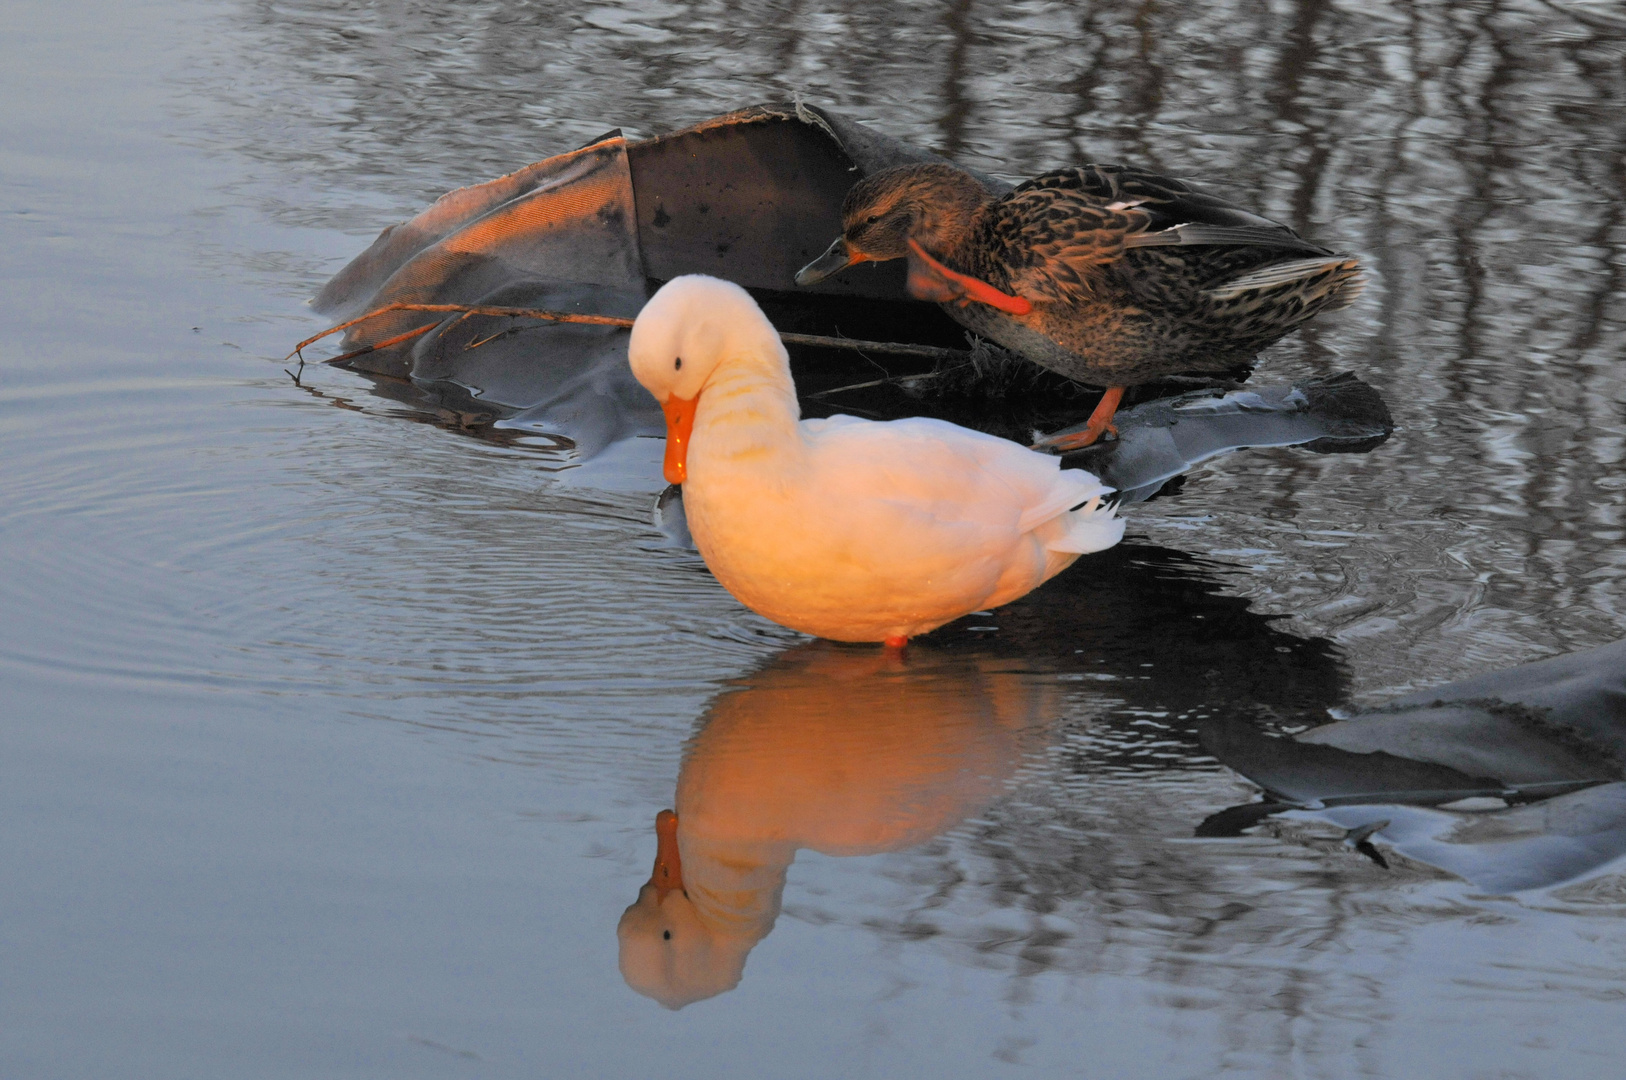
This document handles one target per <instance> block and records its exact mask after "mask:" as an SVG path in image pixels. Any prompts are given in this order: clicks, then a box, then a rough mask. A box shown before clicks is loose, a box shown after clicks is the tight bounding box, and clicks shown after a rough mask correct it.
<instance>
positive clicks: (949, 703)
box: [617, 641, 1059, 1009]
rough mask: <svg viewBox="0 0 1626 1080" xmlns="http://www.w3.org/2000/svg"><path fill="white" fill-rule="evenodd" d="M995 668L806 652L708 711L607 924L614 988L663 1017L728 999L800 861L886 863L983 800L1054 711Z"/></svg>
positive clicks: (988, 663) (1041, 696)
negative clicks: (614, 936)
mask: <svg viewBox="0 0 1626 1080" xmlns="http://www.w3.org/2000/svg"><path fill="white" fill-rule="evenodd" d="M1012 666H1013V665H1012V664H1011V663H1010V662H1009V661H1008V660H1005V661H1000V660H996V659H993V658H991V657H987V656H982V657H950V656H948V655H946V654H943V653H940V652H937V651H935V650H932V649H931V648H930V647H929V646H915V647H912V648H911V650H910V652H909V653H908V654H907V656H901V657H900V656H898V655H896V654H889V653H881V652H877V651H875V650H873V649H861V648H855V647H851V646H844V645H837V644H833V643H830V642H823V641H815V642H810V643H808V644H806V645H803V646H799V647H797V648H793V649H791V650H790V651H788V652H786V653H784V654H782V655H781V656H779V657H778V658H776V659H775V660H774V661H773V662H772V663H770V664H769V665H768V666H767V667H766V668H764V669H763V670H762V671H760V672H758V673H756V674H755V675H752V676H751V677H749V679H748V680H746V682H745V684H744V685H742V686H740V687H738V688H737V689H733V690H730V691H728V692H726V693H724V694H723V695H722V696H721V697H719V698H718V699H717V700H716V702H714V703H713V705H712V707H711V709H710V710H709V712H708V713H707V715H706V717H705V718H704V719H703V721H702V724H701V727H700V730H699V733H698V734H697V735H695V737H694V739H693V740H692V742H691V743H690V745H689V749H688V752H687V754H686V755H685V757H684V760H683V766H682V769H681V771H680V772H679V774H678V783H677V813H676V814H673V813H672V812H671V811H663V812H662V813H661V814H660V816H659V817H658V818H657V821H656V833H657V845H658V846H657V854H656V858H655V869H654V873H653V874H652V875H651V877H650V880H649V883H648V884H646V885H645V886H644V887H643V888H642V890H640V892H639V894H638V901H637V903H635V904H633V905H632V906H631V907H629V908H627V910H626V913H625V914H624V915H623V916H622V918H621V924H620V927H619V929H618V931H617V933H618V935H619V937H620V941H621V973H622V975H623V976H624V977H625V978H626V980H627V983H628V985H630V986H631V987H632V988H633V989H634V990H637V991H638V992H639V993H641V994H646V995H648V996H649V997H652V998H654V999H656V1000H657V1001H659V1002H661V1003H662V1004H663V1005H666V1006H668V1007H669V1008H674V1009H675V1008H681V1007H682V1006H684V1005H687V1004H689V1003H690V1002H694V1001H699V1000H701V999H702V998H708V997H712V996H714V995H717V994H721V993H723V992H725V991H727V990H730V989H732V988H733V987H734V986H735V985H736V984H738V983H739V981H740V977H741V975H742V973H743V972H744V969H745V961H746V956H747V954H749V953H750V951H751V949H752V947H754V946H755V945H756V944H757V942H759V941H761V940H762V939H763V938H764V937H766V936H767V934H768V932H769V931H770V930H772V929H773V925H774V920H775V919H777V918H778V916H779V908H780V898H781V896H782V894H783V892H784V889H785V877H786V874H787V872H788V871H789V869H790V865H791V863H792V861H793V860H794V859H795V858H796V852H797V851H798V850H799V849H801V848H810V849H812V850H814V851H818V852H821V853H823V854H826V855H838V856H840V855H869V854H874V853H877V852H884V851H898V850H901V849H904V848H909V847H914V846H916V845H918V844H921V843H924V842H925V841H927V840H929V839H931V838H932V837H934V836H937V835H938V834H940V833H942V832H944V831H946V830H948V829H950V828H952V827H953V826H955V825H956V824H958V823H959V822H960V821H962V820H964V819H965V818H967V817H970V816H972V815H974V814H976V813H977V812H978V811H979V810H981V809H982V808H984V807H985V806H987V805H988V804H989V803H991V802H992V801H994V799H996V798H997V797H998V796H999V795H1000V794H1001V792H1002V791H1003V790H1004V788H1005V786H1006V784H1007V782H1008V781H1009V779H1010V777H1011V776H1012V775H1013V774H1014V773H1015V772H1016V770H1017V767H1018V765H1019V763H1020V762H1021V760H1022V757H1023V753H1024V749H1025V748H1026V747H1028V746H1029V745H1031V744H1033V743H1034V742H1035V741H1036V740H1035V738H1034V736H1035V735H1042V731H1043V728H1044V726H1045V725H1046V724H1048V723H1049V722H1052V721H1053V720H1054V719H1055V717H1056V716H1057V714H1058V712H1059V693H1058V686H1059V684H1058V683H1057V682H1056V681H1055V679H1054V677H1053V676H1037V675H1034V674H1032V673H1024V672H1021V671H1013V670H1011V669H1012Z"/></svg>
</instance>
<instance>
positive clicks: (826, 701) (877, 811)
mask: <svg viewBox="0 0 1626 1080" xmlns="http://www.w3.org/2000/svg"><path fill="white" fill-rule="evenodd" d="M1099 559H1100V561H1099V562H1098V563H1097V564H1096V565H1094V566H1092V567H1091V568H1090V572H1089V573H1075V572H1071V571H1069V572H1064V573H1062V574H1061V575H1058V576H1057V577H1055V578H1053V579H1051V580H1050V581H1049V582H1047V583H1046V584H1045V585H1043V586H1041V587H1040V588H1039V589H1037V590H1035V591H1034V592H1031V593H1029V594H1028V595H1027V596H1025V597H1023V598H1022V599H1020V600H1018V601H1016V602H1014V603H1012V604H1010V605H1008V606H1006V607H1003V608H1001V609H999V611H998V612H997V613H995V614H994V615H993V616H988V615H973V616H970V617H968V618H966V619H964V620H961V621H959V622H957V623H953V624H950V625H949V626H946V627H944V628H942V629H940V630H937V631H935V632H933V633H932V634H930V635H928V636H926V637H924V638H920V639H917V640H916V642H915V643H913V644H911V645H910V647H909V649H908V651H907V652H906V653H904V654H903V655H902V656H898V655H895V654H891V655H889V654H884V653H879V652H877V651H875V650H872V649H862V648H854V647H851V646H844V645H837V644H834V643H830V642H810V643H808V644H806V645H802V646H798V647H796V648H793V649H791V650H789V651H787V652H785V653H783V654H781V655H779V656H778V657H776V658H774V659H773V660H772V661H770V662H769V663H768V664H767V665H766V666H765V667H764V668H763V669H762V670H760V671H759V672H757V673H755V674H753V675H750V676H747V677H746V678H745V679H744V680H742V681H741V683H740V684H739V685H738V686H736V687H735V688H732V689H730V690H728V691H726V692H725V693H723V694H722V695H721V696H720V697H718V698H717V699H716V701H715V702H714V703H713V704H712V706H711V708H710V709H709V710H708V711H707V713H706V715H705V716H703V717H702V718H701V720H700V722H699V725H698V728H697V733H696V734H695V736H694V737H693V739H692V740H691V742H690V744H689V747H688V751H687V753H686V755H685V758H684V761H683V764H682V766H681V768H680V770H679V776H678V783H677V799H676V807H677V813H676V815H673V816H670V817H668V816H666V815H663V816H662V818H661V821H660V823H659V825H658V828H657V832H658V833H659V834H660V835H659V836H658V853H657V858H656V862H655V871H654V873H653V875H652V876H651V879H650V882H649V883H648V884H647V885H645V886H644V887H643V889H642V891H641V892H640V893H639V898H638V902H637V903H635V904H634V905H632V906H631V907H630V908H628V909H627V912H626V914H625V916H624V917H623V918H622V920H621V926H620V930H619V935H620V939H621V971H622V974H623V975H624V976H625V977H626V980H627V982H628V984H629V985H631V986H632V987H633V988H634V989H636V990H638V991H639V992H640V993H643V994H647V995H648V996H650V997H653V998H655V999H656V1000H658V1001H660V1002H662V1003H663V1004H665V1005H667V1006H669V1007H672V1008H679V1007H681V1006H683V1005H685V1004H688V1003H689V1002H693V1001H698V1000H701V999H702V998H706V997H711V996H714V995H716V994H720V993H723V992H725V991H727V990H729V989H731V988H732V987H734V986H735V985H736V984H737V983H738V982H739V980H740V977H741V975H742V973H743V970H744V967H745V961H746V957H747V955H748V953H749V952H750V950H751V948H752V947H753V946H754V945H756V943H757V942H758V941H760V940H762V938H763V937H765V936H766V935H767V934H768V932H769V931H770V930H771V929H772V928H773V924H774V920H775V918H776V917H777V916H778V914H779V905H780V895H781V893H782V892H783V889H784V885H785V877H786V873H787V871H788V870H789V867H790V865H791V862H792V861H793V860H794V858H795V856H796V852H797V851H798V850H799V849H801V848H810V849H812V850H815V851H818V852H821V853H824V854H829V855H858V854H869V853H879V852H884V851H899V850H903V849H906V848H910V847H914V846H917V845H920V844H922V843H924V842H925V841H927V840H929V839H931V838H932V837H934V836H936V835H939V834H940V833H942V832H944V831H946V830H949V829H952V828H953V827H954V826H955V825H956V824H958V823H960V822H962V821H964V820H966V819H967V818H971V817H978V816H982V815H983V813H984V810H985V808H988V807H990V806H991V805H992V804H994V803H996V802H998V801H1000V800H1001V799H1002V797H1003V796H1004V795H1005V793H1006V792H1007V791H1008V790H1009V789H1011V788H1012V786H1013V785H1012V783H1011V779H1012V777H1013V776H1014V775H1015V774H1016V772H1017V770H1018V769H1019V768H1021V766H1022V763H1023V762H1024V761H1029V762H1034V761H1038V760H1040V759H1039V756H1038V755H1039V754H1040V753H1041V752H1042V751H1044V750H1046V749H1047V748H1048V747H1050V746H1051V745H1052V744H1054V743H1055V741H1056V738H1057V735H1058V730H1059V729H1060V728H1061V727H1063V726H1076V725H1077V724H1079V723H1081V722H1082V720H1081V718H1080V717H1079V716H1078V715H1077V714H1078V712H1079V705H1078V702H1077V699H1076V695H1077V694H1079V693H1080V692H1081V689H1080V688H1081V687H1089V688H1090V689H1089V691H1088V695H1089V704H1088V705H1086V706H1085V708H1086V709H1087V710H1088V720H1087V723H1088V726H1090V727H1091V728H1092V729H1093V728H1096V727H1100V728H1102V729H1115V730H1116V731H1117V733H1118V735H1119V736H1121V737H1118V738H1108V739H1105V740H1101V741H1099V742H1097V743H1095V744H1094V745H1095V749H1094V750H1093V751H1092V754H1093V756H1092V758H1091V760H1090V761H1089V762H1087V763H1081V764H1077V765H1076V766H1068V767H1069V768H1074V767H1077V768H1094V767H1102V768H1112V769H1122V768H1134V769H1161V768H1177V767H1179V766H1178V760H1179V757H1180V755H1179V754H1177V753H1173V752H1170V751H1171V748H1176V747H1177V746H1178V745H1184V746H1185V747H1186V748H1187V749H1188V750H1189V751H1190V752H1192V753H1197V754H1200V753H1201V752H1202V751H1201V749H1200V747H1199V744H1198V741H1197V725H1198V724H1199V722H1200V717H1202V716H1212V715H1214V714H1216V713H1220V714H1233V713H1234V714H1238V715H1245V716H1247V717H1249V718H1253V719H1255V720H1259V721H1264V722H1269V719H1270V718H1278V719H1282V720H1295V721H1297V722H1299V723H1301V724H1302V723H1304V722H1305V721H1306V720H1307V719H1308V718H1310V717H1319V716H1322V715H1324V710H1325V709H1326V708H1327V707H1328V706H1329V705H1332V704H1334V703H1335V702H1336V701H1337V700H1339V699H1340V698H1341V697H1342V696H1343V694H1344V692H1345V687H1346V682H1347V674H1346V673H1345V671H1344V669H1343V666H1342V664H1341V662H1340V660H1339V658H1338V656H1337V654H1336V652H1335V651H1334V650H1333V649H1332V648H1331V646H1330V643H1329V642H1327V641H1325V640H1324V639H1317V638H1300V637H1295V636H1294V635H1292V634H1289V633H1286V632H1284V631H1283V630H1281V629H1279V628H1278V627H1277V625H1276V621H1275V620H1274V619H1273V618H1272V617H1271V616H1269V615H1264V614H1259V613H1256V612H1253V611H1251V610H1249V603H1248V601H1247V600H1246V599H1244V598H1241V597H1237V596H1233V595H1229V592H1228V588H1227V581H1226V573H1225V571H1226V569H1227V568H1226V567H1224V566H1222V565H1219V564H1215V563H1211V562H1207V561H1205V560H1200V559H1195V558H1193V557H1192V556H1189V555H1186V554H1184V553H1182V552H1179V551H1174V550H1171V549H1168V548H1160V547H1152V546H1148V545H1145V544H1138V543H1135V542H1133V541H1131V542H1129V543H1125V544H1121V545H1119V546H1118V547H1116V548H1113V549H1111V550H1109V551H1106V552H1102V553H1101V555H1100V557H1099ZM993 624H997V626H998V629H997V630H995V629H993ZM1154 713H1155V714H1159V715H1164V716H1168V717H1170V718H1171V723H1170V726H1169V727H1167V728H1157V729H1155V734H1152V732H1153V730H1154V729H1151V728H1148V727H1147V726H1146V724H1145V718H1146V717H1147V715H1149V714H1154ZM1181 717H1189V727H1188V726H1186V723H1187V721H1181V720H1180V719H1179V718H1181ZM1142 738H1155V739H1156V740H1157V741H1158V753H1156V754H1138V753H1136V750H1137V748H1138V747H1140V746H1141V745H1142V744H1141V743H1140V742H1138V741H1136V740H1139V739H1142ZM1040 831H1041V832H1043V833H1044V835H1043V836H1042V837H1041V836H1036V837H1029V838H1028V839H1030V840H1034V841H1035V843H1034V844H1025V843H1024V841H1023V837H1021V836H1006V837H1005V839H1006V840H1009V841H1011V844H1012V845H1013V846H1012V847H1010V848H1009V849H1008V850H1013V851H1014V850H1025V849H1026V848H1027V847H1034V848H1035V850H1038V849H1043V850H1044V851H1046V852H1049V851H1050V847H1051V845H1052V843H1053V837H1052V836H1051V834H1050V832H1049V831H1048V830H1043V829H1041V830H1040ZM1039 841H1042V842H1039ZM1156 843H1157V849H1158V851H1157V854H1156V858H1158V859H1163V858H1165V857H1166V853H1165V847H1164V845H1163V840H1162V838H1161V836H1160V837H1158V838H1157V841H1156ZM1002 850H1007V849H1002ZM1018 862H1020V860H1018ZM1024 867H1025V864H1022V865H1015V864H1013V865H1011V866H1010V867H1008V870H1009V871H1010V872H1011V873H1012V874H1015V875H1017V876H1022V875H1023V874H1024V873H1025V869H1024ZM1032 869H1033V870H1034V872H1035V874H1036V877H1035V879H1034V881H1033V882H1032V883H1031V884H1032V890H1031V891H1033V892H1034V893H1036V894H1037V893H1043V892H1046V891H1047V890H1049V889H1051V888H1053V887H1055V884H1056V882H1057V881H1058V880H1059V879H1058V877H1057V875H1056V874H1055V873H1054V872H1053V871H1054V867H1053V865H1051V864H1049V863H1046V865H1045V867H1044V868H1042V869H1041V868H1039V867H1038V866H1037V865H1035V866H1034V867H1033V868H1032ZM1105 872H1106V871H1105V868H1103V873H1105ZM680 883H681V884H680ZM1102 885H1104V882H1092V881H1076V882H1072V883H1071V884H1070V885H1069V886H1068V888H1069V890H1071V891H1078V890H1088V889H1090V888H1094V887H1098V886H1102ZM668 933H670V935H671V936H670V937H668V936H667V935H668Z"/></svg>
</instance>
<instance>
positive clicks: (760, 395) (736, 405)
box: [689, 340, 803, 471]
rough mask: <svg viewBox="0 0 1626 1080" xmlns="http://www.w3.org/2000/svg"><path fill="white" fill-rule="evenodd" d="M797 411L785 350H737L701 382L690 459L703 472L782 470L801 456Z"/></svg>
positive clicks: (773, 347) (767, 347)
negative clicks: (704, 382) (757, 469)
mask: <svg viewBox="0 0 1626 1080" xmlns="http://www.w3.org/2000/svg"><path fill="white" fill-rule="evenodd" d="M801 416H802V410H801V407H800V406H799V405H797V403H796V384H795V383H794V382H792V381H791V377H790V365H789V364H788V363H787V361H786V359H785V352H784V347H783V346H781V345H780V344H779V342H778V341H777V340H774V341H773V342H772V343H771V346H770V345H768V343H766V342H764V343H763V344H762V345H761V346H759V347H757V348H754V349H749V350H740V351H738V352H736V353H735V354H734V355H732V356H730V358H729V359H727V360H724V361H723V362H722V363H720V364H718V365H717V369H716V370H715V371H714V372H713V373H712V376H711V378H709V379H707V380H706V386H705V389H704V390H702V391H701V393H700V403H699V406H698V408H697V410H696V412H695V425H694V434H693V436H692V437H691V441H690V448H689V456H690V460H691V461H696V460H697V459H698V464H699V465H700V467H701V469H702V471H705V470H709V469H716V468H730V469H739V468H759V467H767V468H774V469H783V468H784V467H785V466H786V465H787V464H788V463H789V462H790V461H792V460H794V459H796V458H797V457H799V456H800V455H801V454H802V452H803V445H802V436H801V433H800V432H799V431H798V429H797V424H798V423H799V422H800V420H801Z"/></svg>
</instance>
